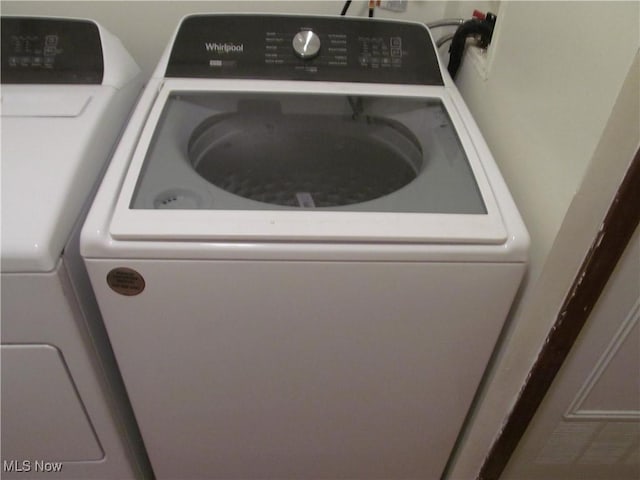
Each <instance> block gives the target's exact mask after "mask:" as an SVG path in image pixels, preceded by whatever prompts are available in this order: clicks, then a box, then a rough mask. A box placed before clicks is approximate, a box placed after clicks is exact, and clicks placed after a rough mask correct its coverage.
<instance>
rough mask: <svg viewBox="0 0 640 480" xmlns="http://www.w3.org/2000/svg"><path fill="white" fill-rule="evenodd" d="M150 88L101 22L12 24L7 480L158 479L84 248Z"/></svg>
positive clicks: (6, 230) (5, 316)
mask: <svg viewBox="0 0 640 480" xmlns="http://www.w3.org/2000/svg"><path fill="white" fill-rule="evenodd" d="M141 89H142V80H141V75H140V70H139V68H138V66H137V65H136V64H135V62H134V61H133V59H132V58H131V57H130V56H129V54H128V53H127V52H126V51H125V49H124V48H123V46H122V44H121V43H120V41H119V40H118V39H117V38H115V37H114V36H113V35H111V34H110V33H109V32H107V31H106V30H104V29H103V28H102V27H100V26H99V25H97V24H96V23H94V22H91V21H88V20H71V19H60V18H37V17H2V127H1V129H2V347H1V348H2V350H1V351H2V478H35V477H36V476H39V475H47V478H65V479H66V478H82V479H89V478H119V479H124V478H140V477H142V476H145V475H148V474H150V470H149V465H148V459H147V458H146V454H145V453H144V450H143V446H142V441H141V439H140V435H139V431H138V430H137V426H136V424H135V420H134V418H133V413H132V410H131V406H130V404H129V402H128V399H127V396H126V392H125V390H124V386H123V384H122V379H121V377H120V374H119V373H118V371H117V366H116V363H115V359H114V357H113V352H112V351H111V347H110V345H109V341H108V337H107V335H106V332H105V331H104V326H103V325H102V323H101V319H100V315H99V311H98V307H97V304H96V301H95V297H94V295H93V293H92V291H91V285H90V283H89V279H88V277H87V274H86V270H85V269H84V265H83V262H82V259H81V258H80V253H79V235H80V223H81V221H82V220H83V217H84V215H85V214H86V210H87V209H88V206H89V204H88V203H89V199H90V198H91V197H92V195H93V193H95V189H96V188H97V182H98V180H99V178H100V176H101V175H102V173H103V171H104V167H105V164H106V162H107V160H108V159H109V157H110V155H111V153H112V151H113V148H114V146H115V144H116V142H117V140H118V138H119V136H120V134H121V132H122V128H123V125H124V124H125V122H126V120H127V119H128V116H129V114H130V112H131V110H132V108H133V105H134V102H135V100H136V99H137V97H138V95H139V94H140V91H141Z"/></svg>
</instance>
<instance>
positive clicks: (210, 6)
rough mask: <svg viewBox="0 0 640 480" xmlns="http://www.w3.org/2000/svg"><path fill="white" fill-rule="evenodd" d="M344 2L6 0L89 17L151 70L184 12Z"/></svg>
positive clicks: (423, 13)
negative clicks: (37, 0) (63, 0)
mask: <svg viewBox="0 0 640 480" xmlns="http://www.w3.org/2000/svg"><path fill="white" fill-rule="evenodd" d="M343 5H344V2H343V1H318V0H316V1H277V2H273V1H246V0H245V1H206V2H205V1H182V0H174V1H66V2H59V1H39V2H32V1H26V0H22V1H4V0H3V1H2V3H1V4H0V11H1V12H2V14H4V15H9V14H12V15H56V16H66V17H81V18H90V19H93V20H95V21H97V22H99V23H100V24H101V25H103V26H104V27H105V28H107V30H109V31H110V32H111V33H113V34H114V35H116V36H117V37H118V38H120V40H121V41H122V43H123V44H124V46H125V47H126V48H127V50H129V52H130V53H131V55H133V57H134V58H135V60H136V62H138V65H140V67H141V68H142V70H143V72H144V74H145V75H146V76H147V77H148V76H150V75H151V73H152V71H153V69H154V67H155V65H156V63H157V62H158V59H159V58H160V55H161V54H162V52H163V51H164V48H165V47H166V45H167V43H168V42H169V40H170V37H171V35H172V34H173V32H174V30H175V28H176V27H177V26H178V22H179V21H180V19H181V18H182V17H183V16H184V15H188V14H191V13H211V12H219V13H220V12H239V13H247V12H261V13H297V14H319V15H339V14H340V12H341V11H342V6H343ZM367 5H368V2H367V1H365V0H355V1H353V2H352V4H351V7H349V11H348V13H347V14H348V15H350V16H367V13H368V10H367ZM445 7H446V2H444V1H411V2H409V5H408V8H407V11H406V12H403V13H395V12H390V11H386V10H382V9H380V8H378V9H376V12H375V16H376V17H380V18H395V19H404V20H416V21H422V22H429V21H432V20H439V19H441V18H442V17H443V15H444V9H445Z"/></svg>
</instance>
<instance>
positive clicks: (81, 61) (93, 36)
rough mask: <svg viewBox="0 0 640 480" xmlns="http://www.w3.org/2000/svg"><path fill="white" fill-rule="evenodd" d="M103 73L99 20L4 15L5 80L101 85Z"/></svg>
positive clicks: (28, 82)
mask: <svg viewBox="0 0 640 480" xmlns="http://www.w3.org/2000/svg"><path fill="white" fill-rule="evenodd" d="M103 73H104V62H103V56H102V43H101V41H100V31H99V30H98V26H97V25H96V24H95V23H93V22H90V21H87V20H66V19H52V18H37V17H2V83H19V84H101V83H102V78H103Z"/></svg>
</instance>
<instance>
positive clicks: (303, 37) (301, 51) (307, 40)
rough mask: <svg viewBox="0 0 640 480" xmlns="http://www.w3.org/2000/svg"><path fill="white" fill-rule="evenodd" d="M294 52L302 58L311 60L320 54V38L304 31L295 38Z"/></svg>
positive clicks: (309, 31)
mask: <svg viewBox="0 0 640 480" xmlns="http://www.w3.org/2000/svg"><path fill="white" fill-rule="evenodd" d="M292 44H293V51H294V52H295V53H296V55H297V56H298V57H300V58H304V59H310V58H313V57H315V56H316V55H318V52H320V37H318V35H316V34H315V33H313V32H312V31H311V30H302V31H301V32H298V33H296V35H295V36H294V37H293V42H292Z"/></svg>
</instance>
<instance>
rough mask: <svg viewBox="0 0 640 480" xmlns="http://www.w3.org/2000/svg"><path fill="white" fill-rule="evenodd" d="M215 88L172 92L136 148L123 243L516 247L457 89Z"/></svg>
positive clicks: (170, 86) (181, 85) (183, 87)
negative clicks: (455, 96)
mask: <svg viewBox="0 0 640 480" xmlns="http://www.w3.org/2000/svg"><path fill="white" fill-rule="evenodd" d="M209 83H210V85H209V87H210V88H211V90H210V91H198V90H195V89H193V87H194V85H198V84H194V83H189V82H187V81H180V80H175V81H166V82H165V85H164V87H163V88H162V89H161V91H160V93H159V95H158V97H157V99H156V102H155V105H154V106H153V108H152V109H151V112H150V114H149V116H148V118H147V121H146V124H145V125H144V128H143V129H142V132H141V135H140V138H139V141H138V143H137V145H136V146H135V149H134V151H133V152H132V153H133V156H132V159H131V164H130V168H129V172H128V174H127V177H126V178H125V181H124V184H123V187H122V190H121V194H120V197H119V200H118V202H117V205H116V208H115V211H114V215H113V219H112V222H111V225H110V228H109V232H110V234H111V236H112V237H113V238H115V239H118V240H120V239H122V240H125V239H129V240H140V239H147V240H168V241H172V240H192V241H193V240H196V241H200V240H219V241H223V240H243V241H305V242H317V241H340V242H418V243H434V242H435V243H454V244H457V243H467V244H468V243H479V244H502V243H504V242H505V241H506V239H507V233H506V230H505V227H504V224H503V221H502V217H501V214H500V211H499V209H498V206H497V204H496V200H495V198H494V195H493V192H492V189H491V187H490V184H489V181H488V179H487V177H486V176H485V173H484V168H483V165H482V162H481V160H480V158H479V157H478V154H477V152H476V149H475V146H474V144H473V141H472V139H471V138H470V136H469V134H468V133H467V130H466V128H465V126H464V124H463V123H462V121H461V119H460V117H459V116H458V114H457V111H456V108H455V107H454V106H453V104H452V103H451V100H450V99H449V97H448V96H447V95H446V91H445V90H444V89H441V88H440V89H435V88H434V89H431V90H426V91H425V89H423V88H417V87H416V88H414V89H412V88H411V87H403V88H399V87H397V88H390V87H387V92H388V93H389V94H388V95H383V94H382V93H381V91H380V89H379V88H376V86H373V85H372V86H367V87H365V86H362V85H360V86H358V87H357V92H358V93H354V94H353V95H352V94H350V93H349V92H348V91H345V90H346V89H345V86H344V85H340V86H339V87H337V88H336V91H334V92H331V91H329V89H327V90H326V91H322V92H321V93H320V92H318V90H317V89H314V87H312V86H309V85H307V84H296V86H292V85H291V84H287V85H286V86H284V88H285V90H282V91H277V92H275V91H273V90H274V88H276V86H275V85H270V89H271V91H264V90H262V91H259V90H255V89H254V88H255V87H256V86H257V85H258V83H257V82H256V83H255V84H254V83H250V82H249V83H246V84H244V85H243V86H237V87H234V88H232V89H229V87H228V84H227V86H226V88H225V87H224V86H223V82H220V83H217V82H216V81H209ZM260 85H261V86H262V87H263V88H264V86H265V84H264V83H262V84H260ZM214 87H215V88H214ZM286 88H289V89H293V90H289V91H287V90H286ZM351 88H353V89H356V87H351ZM305 89H310V90H309V91H308V92H306V93H305V92H304V90H305ZM225 90H226V91H225ZM400 92H402V93H400ZM425 93H428V94H429V95H425ZM323 139H325V142H323V141H322V140H323ZM345 152H346V153H345ZM367 169H372V170H371V171H368V170H367ZM369 174H371V175H369ZM344 177H351V178H346V179H345V178H344ZM362 179H364V181H360V180H362ZM372 179H374V180H375V181H372ZM345 180H346V181H345ZM378 184H379V185H378ZM374 187H375V188H374ZM368 188H372V193H371V194H370V195H369V193H367V192H365V193H366V195H364V196H363V191H365V190H366V189H368Z"/></svg>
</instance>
